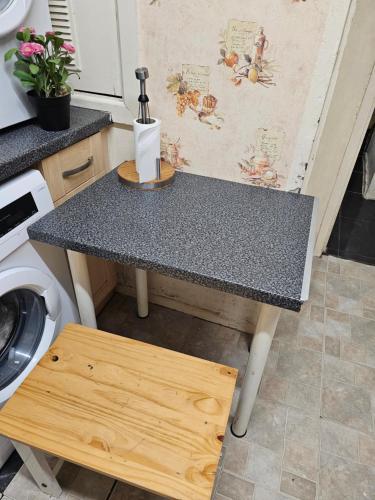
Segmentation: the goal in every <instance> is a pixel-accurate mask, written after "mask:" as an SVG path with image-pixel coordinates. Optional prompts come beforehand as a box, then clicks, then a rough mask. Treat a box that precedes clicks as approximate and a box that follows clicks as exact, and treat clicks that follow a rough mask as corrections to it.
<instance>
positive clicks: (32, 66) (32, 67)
mask: <svg viewBox="0 0 375 500" xmlns="http://www.w3.org/2000/svg"><path fill="white" fill-rule="evenodd" d="M29 69H30V73H31V74H32V75H36V74H37V73H39V66H37V65H36V64H30V66H29Z"/></svg>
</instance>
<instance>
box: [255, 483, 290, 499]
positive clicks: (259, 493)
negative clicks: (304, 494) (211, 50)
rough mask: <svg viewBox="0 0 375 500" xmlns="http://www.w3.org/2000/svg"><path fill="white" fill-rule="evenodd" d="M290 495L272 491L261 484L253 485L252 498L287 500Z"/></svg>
mask: <svg viewBox="0 0 375 500" xmlns="http://www.w3.org/2000/svg"><path fill="white" fill-rule="evenodd" d="M288 498H290V497H287V496H285V495H283V494H282V493H279V492H277V491H272V490H270V489H268V488H263V486H258V485H257V484H256V485H255V492H254V500H287V499H288Z"/></svg>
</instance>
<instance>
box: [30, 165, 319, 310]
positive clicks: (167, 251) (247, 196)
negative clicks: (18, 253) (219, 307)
mask: <svg viewBox="0 0 375 500" xmlns="http://www.w3.org/2000/svg"><path fill="white" fill-rule="evenodd" d="M313 203H314V198H313V197H310V196H304V195H299V194H295V193H287V192H283V191H276V190H271V189H265V188H258V187H253V186H247V185H244V184H239V183H235V182H228V181H223V180H219V179H213V178H209V177H202V176H198V175H192V174H186V173H180V172H177V174H176V179H175V181H174V183H173V184H172V185H171V186H169V187H167V188H165V189H162V190H157V191H142V190H137V189H132V188H128V187H126V186H124V185H123V184H121V183H120V182H119V180H118V178H117V173H116V171H113V172H110V173H109V174H107V175H106V176H105V177H103V178H102V179H100V180H99V181H97V182H96V183H94V184H92V185H91V186H89V187H88V188H87V189H86V190H84V191H82V192H81V193H79V194H78V195H77V196H75V197H74V198H72V199H70V200H68V201H67V202H66V203H64V204H63V205H62V206H60V207H58V208H57V209H56V210H54V211H53V212H51V213H49V214H47V215H46V216H45V217H44V218H42V219H41V220H39V221H38V222H37V223H35V224H34V225H32V226H31V227H30V228H29V235H30V237H31V238H32V239H35V240H39V241H43V242H46V243H50V244H52V245H56V246H61V247H63V248H67V249H70V250H76V251H78V252H83V253H85V254H89V255H95V256H97V257H102V258H104V259H108V260H113V261H115V262H119V263H123V264H133V265H135V266H137V267H139V268H142V269H148V270H152V271H156V272H160V273H162V274H165V275H168V276H172V277H175V278H180V279H183V280H187V281H191V282H193V283H196V284H199V285H203V286H207V287H211V288H216V289H218V290H222V291H225V292H228V293H233V294H236V295H240V296H243V297H248V298H251V299H254V300H257V301H260V302H265V303H268V304H273V305H275V306H279V307H283V308H287V309H292V310H296V311H298V310H299V309H300V307H301V304H302V301H301V290H302V282H303V275H304V268H305V261H306V253H307V245H308V239H309V232H310V226H311V216H312V209H313Z"/></svg>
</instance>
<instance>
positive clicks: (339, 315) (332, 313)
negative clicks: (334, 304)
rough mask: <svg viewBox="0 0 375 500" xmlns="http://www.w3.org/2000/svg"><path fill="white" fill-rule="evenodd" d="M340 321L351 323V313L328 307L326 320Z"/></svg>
mask: <svg viewBox="0 0 375 500" xmlns="http://www.w3.org/2000/svg"><path fill="white" fill-rule="evenodd" d="M327 319H328V320H333V321H338V322H340V323H348V324H349V325H350V315H349V314H347V313H344V312H340V311H336V310H335V309H329V308H328V307H327V308H326V320H327Z"/></svg>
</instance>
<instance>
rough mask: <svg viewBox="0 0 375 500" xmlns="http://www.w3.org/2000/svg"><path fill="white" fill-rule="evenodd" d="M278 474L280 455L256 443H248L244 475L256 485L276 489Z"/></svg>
mask: <svg viewBox="0 0 375 500" xmlns="http://www.w3.org/2000/svg"><path fill="white" fill-rule="evenodd" d="M280 475H281V455H280V454H279V453H275V452H273V451H271V450H269V449H268V448H264V447H263V446H259V445H258V444H256V443H250V451H249V456H248V463H247V469H246V477H247V478H248V479H250V480H251V481H252V482H253V483H255V484H257V485H261V486H267V487H268V488H271V489H274V490H278V489H279V487H280Z"/></svg>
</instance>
